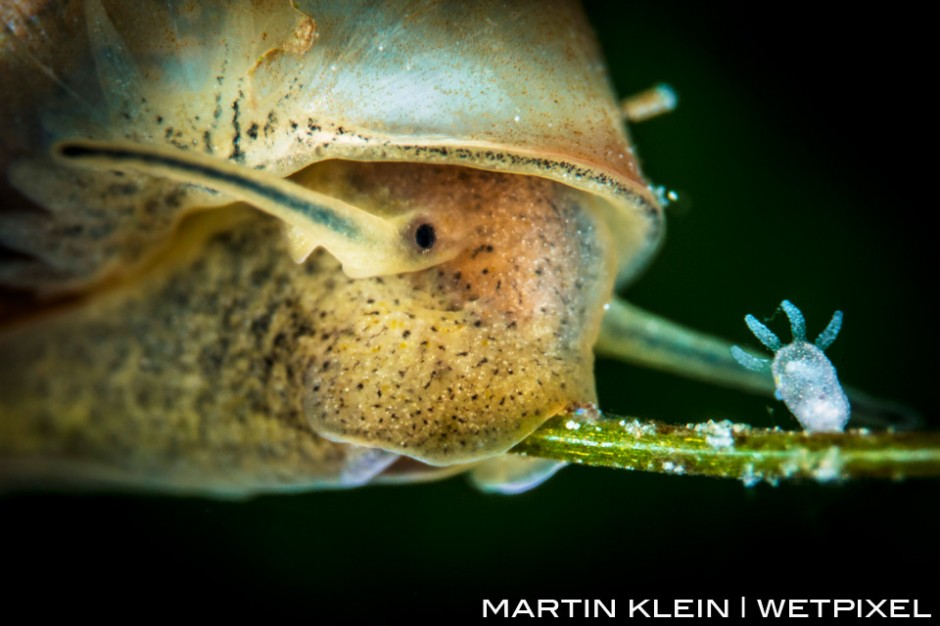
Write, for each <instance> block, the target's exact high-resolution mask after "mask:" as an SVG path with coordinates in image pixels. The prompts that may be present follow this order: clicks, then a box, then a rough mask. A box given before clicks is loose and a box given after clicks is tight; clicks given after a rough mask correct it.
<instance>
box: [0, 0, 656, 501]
mask: <svg viewBox="0 0 940 626" xmlns="http://www.w3.org/2000/svg"><path fill="white" fill-rule="evenodd" d="M146 4H147V7H148V8H147V9H146V10H142V9H141V8H140V6H139V5H137V4H134V5H130V4H128V3H107V2H106V3H102V2H100V1H99V0H87V1H86V2H83V3H66V4H63V5H43V4H42V3H37V4H36V5H35V6H34V7H30V10H32V11H34V13H35V19H33V20H28V19H19V18H16V17H15V16H14V17H13V18H11V17H9V16H6V17H7V24H8V31H7V33H6V35H5V38H4V39H3V40H2V41H0V43H2V45H3V46H4V48H5V54H8V55H10V56H7V57H5V61H4V63H5V65H4V66H3V74H2V75H0V82H2V83H3V84H4V85H5V86H10V85H12V84H15V83H16V82H17V81H19V80H21V79H22V77H23V76H26V75H28V74H29V72H35V68H36V67H37V64H38V66H40V67H42V68H44V70H45V71H46V76H47V77H48V80H45V81H39V84H36V85H30V87H29V89H26V90H23V91H22V92H20V93H18V94H17V96H16V97H15V98H13V99H11V101H10V102H8V103H6V105H5V106H6V107H8V108H9V109H10V110H9V111H5V113H9V115H4V122H3V123H4V124H6V125H7V128H6V130H7V131H8V132H7V134H6V135H5V137H6V138H5V145H4V153H3V164H4V165H6V166H8V174H9V178H10V180H11V182H12V184H13V187H14V188H15V189H17V190H18V191H19V192H20V193H22V194H24V195H25V196H26V197H28V198H29V199H30V200H32V201H33V203H34V204H35V205H38V206H39V207H41V210H40V211H37V210H34V209H31V208H29V207H25V208H22V209H20V208H15V209H14V210H7V211H5V212H4V213H2V214H0V243H2V244H3V245H4V246H6V247H7V248H9V249H12V250H14V251H17V252H18V253H21V254H22V255H23V256H22V258H16V257H14V258H12V259H11V260H8V261H6V262H4V263H2V264H0V283H3V284H5V285H7V286H12V287H15V288H20V289H29V290H31V291H34V292H36V293H37V294H39V295H40V296H41V297H48V296H55V295H56V294H62V293H67V292H73V293H75V294H77V295H79V296H80V298H79V299H78V300H76V301H73V302H72V303H71V305H70V306H67V307H64V308H63V309H62V310H60V311H58V312H56V313H54V314H50V315H47V316H46V317H44V318H41V319H38V320H35V321H31V320H27V321H26V322H25V323H23V324H19V325H17V326H16V327H14V328H10V329H7V330H6V331H5V332H3V333H0V343H3V349H4V351H5V352H4V353H5V354H7V355H9V358H8V359H6V360H5V361H4V363H3V364H2V366H0V381H2V383H3V385H4V388H5V389H8V390H10V391H9V392H8V393H5V394H4V395H3V396H2V397H0V474H5V476H6V477H7V478H9V477H10V476H11V475H17V476H19V475H34V476H40V477H52V478H55V477H61V476H63V475H81V476H85V477H87V478H88V479H89V480H97V481H104V482H107V483H122V484H131V485H142V486H152V487H157V488H169V489H183V490H196V491H201V492H212V493H222V492H232V493H252V492H255V491H259V490H271V489H285V488H288V489H293V488H306V487H310V486H319V485H329V486H348V485H355V484H361V483H363V482H368V481H370V480H373V479H374V478H376V477H384V478H387V479H395V478H396V477H407V476H415V475H418V474H424V475H427V474H428V473H429V472H431V473H434V472H437V473H440V472H448V471H451V470H450V469H443V470H433V471H432V469H431V467H430V466H431V465H433V466H439V467H446V468H456V469H460V468H462V467H465V466H466V464H470V463H479V462H481V461H487V463H488V465H487V467H486V468H481V470H480V472H479V473H478V482H480V483H481V484H483V485H493V484H502V485H504V486H506V487H505V490H517V489H521V488H525V487H526V486H529V485H531V484H534V482H537V478H538V477H539V476H545V475H548V474H550V473H551V472H552V471H553V470H554V469H555V465H554V464H545V463H526V462H522V461H517V462H512V463H502V464H496V465H494V464H493V463H492V462H490V461H489V460H491V459H493V458H494V457H498V455H500V453H502V452H504V451H505V450H507V449H509V448H510V447H511V446H512V445H514V444H515V443H516V442H518V441H519V440H520V439H521V438H522V437H524V436H525V435H527V434H528V433H530V432H531V431H532V430H534V429H535V428H537V427H538V425H539V424H541V423H542V422H543V421H544V420H545V419H546V418H547V417H549V416H550V415H552V414H554V413H556V412H557V411H559V410H560V409H561V408H563V407H564V406H565V405H567V404H569V403H571V402H593V401H594V400H595V392H594V388H593V387H594V385H593V374H592V369H593V355H592V345H593V343H594V340H595V338H596V336H597V332H598V328H599V324H600V317H601V313H602V308H603V304H604V302H605V301H606V300H607V299H608V298H609V297H610V294H611V290H612V286H613V283H614V280H615V275H616V274H617V273H618V271H619V273H620V276H621V277H629V276H632V275H633V274H635V272H636V271H637V270H638V269H640V268H641V267H642V265H643V264H644V263H645V262H646V261H647V259H648V258H649V256H650V254H651V253H652V251H653V250H654V249H655V247H656V244H657V242H658V240H659V238H660V237H661V235H662V227H661V211H660V209H659V207H658V206H657V205H656V203H655V200H653V198H652V196H651V194H650V193H649V191H648V190H647V189H646V186H645V184H644V183H643V180H642V177H641V176H640V174H639V172H638V170H637V165H636V160H635V159H634V157H633V156H632V152H631V150H630V147H629V144H628V141H627V138H626V135H625V131H624V128H623V125H622V122H621V121H620V118H619V113H618V110H617V107H616V104H615V102H614V100H613V97H612V94H611V93H610V90H609V87H608V84H607V81H606V77H605V73H604V68H603V65H602V63H601V61H600V58H599V56H598V53H597V50H596V47H595V44H594V42H593V39H592V37H591V34H590V30H589V28H588V26H587V24H586V22H585V20H584V18H583V16H582V15H581V13H580V11H579V9H578V8H577V7H576V6H574V5H572V4H569V3H560V2H559V3H549V4H544V3H534V2H533V3H520V2H507V3H500V2H486V3H473V4H470V3H449V2H446V3H445V2H441V3H438V2H413V3H391V4H383V5H381V7H379V8H376V7H374V6H372V5H371V4H358V3H345V2H344V3H335V5H332V4H330V3H316V2H301V3H297V4H296V6H295V7H294V6H292V5H291V4H289V3H287V2H280V1H278V2H275V1H273V0H271V1H264V2H252V3H248V2H245V3H239V4H237V5H234V6H235V7H237V9H236V8H233V5H231V4H225V5H217V4H213V3H202V2H200V3H186V2H178V3H177V2H174V3H169V4H167V3H158V2H154V3H146ZM223 7H224V10H223ZM5 10H7V9H5ZM8 12H9V11H8ZM18 19H19V21H17V20H18ZM36 24H40V25H43V26H44V27H45V28H44V29H43V30H41V32H40V30H37V29H36ZM53 41H60V42H61V45H60V46H59V48H58V49H59V50H61V51H62V52H60V53H50V52H49V46H50V45H51V43H52V42H53ZM70 141H72V142H74V141H87V142H92V144H89V145H105V146H106V145H131V146H143V147H144V149H146V147H147V146H153V147H156V148H159V149H161V150H166V149H168V148H170V149H172V150H174V151H176V152H178V153H180V154H185V155H187V156H186V158H187V159H189V161H187V162H191V163H196V164H199V165H200V166H201V165H205V166H206V167H207V168H209V169H211V168H212V167H214V166H213V164H214V163H217V162H219V161H220V160H225V161H227V162H228V163H230V164H234V166H236V167H237V168H240V169H241V170H243V171H255V172H260V174H259V175H260V176H261V179H264V177H265V176H268V177H282V176H290V177H291V181H292V184H295V185H302V186H303V187H304V188H306V189H309V190H312V191H314V192H316V193H317V194H322V195H323V196H324V197H329V198H334V199H336V200H337V201H339V202H342V203H345V204H349V205H351V206H355V207H356V208H357V210H362V211H364V212H366V213H368V214H371V215H375V216H379V217H381V218H389V219H392V218H394V217H395V216H401V215H411V214H415V215H419V216H421V217H422V219H426V220H428V221H429V223H432V224H434V226H435V228H436V232H437V233H438V234H439V241H438V243H437V244H436V245H438V246H440V247H441V248H443V249H445V250H447V251H448V252H447V254H446V255H445V256H443V257H441V259H440V262H439V263H438V262H437V261H435V263H436V265H435V266H434V267H430V268H428V269H423V268H422V269H421V271H414V272H408V273H402V269H401V268H400V267H396V266H394V265H393V264H392V263H391V261H390V262H389V263H390V265H389V267H388V268H387V272H378V273H380V274H381V273H386V274H387V275H385V276H381V275H378V276H376V275H371V274H370V275H369V277H368V278H355V279H354V278H351V277H350V276H347V275H344V274H343V273H342V272H341V271H340V267H339V265H338V264H337V261H336V259H334V258H333V257H332V256H331V255H329V254H325V253H323V251H320V252H319V253H315V254H314V255H313V256H311V257H310V258H309V259H308V260H307V261H306V262H305V263H303V265H300V266H298V265H296V264H294V262H293V261H292V260H291V258H290V251H289V250H288V249H287V247H286V245H287V244H286V243H285V240H284V237H283V235H282V232H281V229H280V228H279V227H278V223H277V220H272V219H271V218H270V217H265V216H260V215H257V214H256V212H253V211H250V210H248V209H245V208H244V207H241V208H229V207H225V206H224V205H226V204H228V203H230V202H231V201H232V198H231V197H229V196H227V195H226V194H225V193H219V192H218V191H217V190H213V188H212V186H211V185H209V186H208V187H209V188H206V186H205V179H204V178H200V177H194V178H193V179H192V181H191V182H192V183H193V184H187V183H186V182H180V181H178V180H175V179H172V178H163V177H162V176H159V175H154V174H155V173H154V172H152V171H151V172H149V173H148V171H147V170H146V168H144V170H143V171H138V170H135V169H133V168H131V169H124V168H121V167H120V163H113V164H109V165H108V166H107V167H99V168H97V169H96V168H94V167H91V168H89V167H80V166H77V165H72V164H70V163H68V162H62V161H61V160H57V159H56V158H54V157H53V156H52V155H51V152H50V151H51V150H52V149H53V147H54V146H56V145H60V142H70ZM161 154H162V153H161ZM184 178H185V177H184ZM216 207H218V208H217V209H216V210H210V209H213V208H216ZM262 208H263V207H262ZM196 209H199V210H200V212H199V213H198V214H195V215H194V214H193V213H194V212H195V210H196ZM268 212H269V213H271V211H268ZM273 214H275V215H277V213H276V212H275V213H273ZM324 245H326V244H324ZM337 245H339V246H341V247H342V246H347V245H348V247H351V248H353V249H355V248H356V246H360V247H361V245H362V244H358V243H356V242H355V241H351V242H350V243H348V244H346V243H343V242H342V241H340V243H339V244H337ZM327 249H329V246H327ZM379 252H380V255H379V257H378V258H380V259H381V250H380V251H379ZM337 257H339V254H337ZM425 267H426V266H425ZM406 457H410V459H416V460H418V461H420V462H421V463H415V462H413V461H410V460H408V459H406ZM425 464H430V465H425ZM76 468H77V469H76Z"/></svg>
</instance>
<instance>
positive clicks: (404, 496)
mask: <svg viewBox="0 0 940 626" xmlns="http://www.w3.org/2000/svg"><path fill="white" fill-rule="evenodd" d="M588 12H589V15H590V18H591V20H592V22H593V23H594V24H595V25H596V28H597V30H598V31H599V35H600V37H601V41H602V46H603V48H604V51H605V53H606V55H607V57H608V61H609V64H610V68H611V73H612V76H613V81H614V84H615V88H616V90H617V92H618V93H619V94H620V95H626V94H629V93H633V92H635V91H638V90H640V89H643V88H646V87H648V86H650V85H651V84H653V83H655V82H659V81H665V82H668V83H670V84H672V85H673V86H674V87H675V88H676V90H677V91H678V93H679V97H680V107H679V110H678V111H677V112H675V113H674V114H672V115H669V116H666V117H663V118H660V119H656V120H653V121H650V122H647V123H645V124H643V125H641V126H639V127H636V128H635V129H633V130H632V133H633V138H634V141H635V143H636V145H637V149H638V152H639V154H640V155H641V157H642V159H643V164H644V168H645V171H646V173H647V174H648V176H649V177H650V178H651V179H652V180H653V181H655V182H656V183H660V184H665V185H667V186H669V187H671V188H674V189H677V190H678V191H679V192H680V193H681V194H682V196H683V198H684V199H683V201H682V202H681V203H679V205H678V206H676V207H675V208H674V210H673V211H671V214H670V221H669V233H668V236H667V239H666V245H665V246H664V248H663V250H662V252H661V254H660V255H659V257H658V259H657V260H656V262H655V263H654V264H653V266H652V267H651V269H650V270H649V271H648V272H647V273H646V274H645V275H644V276H643V277H642V278H641V279H640V280H639V281H638V282H637V283H636V284H635V285H634V286H632V287H631V289H630V291H629V294H628V295H629V297H630V299H631V300H632V301H634V302H635V303H637V304H640V305H642V306H644V307H646V308H648V309H650V310H654V311H656V312H658V313H661V314H663V315H665V316H667V317H670V318H673V319H675V320H678V321H681V322H683V323H685V324H688V325H690V326H694V327H696V328H700V329H702V330H706V331H708V332H711V333H714V334H717V335H721V336H725V337H728V338H730V339H732V340H735V341H739V342H747V343H749V344H750V345H756V344H755V342H754V341H753V340H752V338H751V337H750V335H749V333H748V331H747V329H746V328H745V326H744V323H743V319H742V318H743V316H744V315H745V314H746V313H749V312H750V313H755V314H757V315H758V317H767V316H769V315H770V314H771V313H772V312H773V310H774V308H775V306H776V305H777V303H778V302H779V301H780V300H781V299H783V298H789V299H791V300H792V301H793V302H794V303H796V304H797V305H798V306H799V307H801V308H802V309H803V311H804V313H805V315H806V318H807V322H808V326H809V331H810V333H811V334H815V333H816V332H818V331H819V330H821V329H822V327H823V326H824V325H825V323H826V322H827V321H828V320H829V317H830V316H831V314H832V311H833V310H835V309H837V308H839V309H842V310H843V311H844V312H845V325H844V328H843V332H842V335H841V336H840V337H839V339H838V341H837V342H836V343H835V344H834V345H833V347H832V348H831V349H830V350H829V354H830V356H831V357H832V359H833V361H834V362H835V364H836V365H837V367H838V368H839V373H840V376H841V378H842V380H843V382H846V383H847V384H850V385H853V386H855V387H858V388H861V389H864V390H866V391H868V392H870V393H873V394H876V395H880V396H884V397H887V398H892V399H896V400H900V401H902V402H904V403H906V404H908V405H909V406H911V407H913V408H915V409H917V410H918V411H920V412H922V413H923V414H924V415H925V416H926V419H927V423H928V425H931V426H934V427H936V426H937V421H936V418H935V417H934V416H935V413H934V411H933V410H932V409H933V405H932V402H931V401H932V400H933V399H934V395H935V388H936V382H935V381H936V378H935V375H934V355H933V352H932V351H933V349H935V347H936V346H937V329H936V325H935V322H934V319H933V317H934V316H933V315H932V313H933V311H932V310H930V308H929V307H928V305H927V303H928V301H929V299H930V298H931V296H932V295H933V294H932V293H931V292H932V291H933V290H934V289H935V286H936V276H935V270H936V264H935V261H934V259H935V253H934V251H933V245H934V239H935V234H934V232H933V229H932V227H931V226H930V225H929V224H928V220H929V219H930V218H932V217H933V215H932V214H933V213H934V212H935V211H936V207H937V202H936V200H935V198H934V192H935V187H936V174H935V171H936V161H937V160H936V157H935V156H934V154H933V151H932V148H933V145H934V142H935V138H936V133H935V129H934V116H933V115H932V113H933V111H932V110H930V109H933V108H934V103H932V102H930V101H929V100H928V99H927V97H926V95H925V94H924V92H925V90H926V88H927V87H928V85H929V83H930V82H931V81H934V80H935V79H936V68H935V63H934V59H935V56H936V55H935V52H934V51H933V50H932V48H931V46H932V45H933V44H934V43H935V42H934V41H933V39H932V38H934V35H933V33H932V32H931V31H930V27H929V25H930V24H931V20H929V19H927V18H926V16H925V15H917V14H906V13H902V12H897V11H894V10H893V9H891V8H888V9H887V10H883V11H882V12H880V13H868V14H866V13H862V12H853V13H844V14H837V13H830V14H820V13H819V12H818V11H817V10H815V9H813V8H812V7H810V6H802V7H801V6H799V5H793V4H780V5H769V4H762V5H760V7H757V6H756V5H754V6H753V7H752V8H750V9H747V10H742V9H740V8H737V7H732V6H714V3H708V4H706V3H694V4H693V3H689V4H685V3H679V2H660V1H657V2H652V1H650V2H639V3H631V4H629V5H625V6H622V7H621V6H620V5H619V4H618V5H617V6H616V7H615V6H607V5H604V4H601V3H591V4H590V6H589V11H588ZM774 328H776V329H777V330H780V331H781V332H782V333H783V331H784V328H785V327H784V326H783V325H782V324H780V320H779V319H778V320H777V324H776V325H774ZM783 334H786V333H783ZM597 371H598V378H599V389H600V397H601V404H602V406H603V407H604V408H605V409H607V410H610V411H614V412H616V413H620V414H627V415H636V416H641V417H653V418H659V419H666V420H675V421H680V422H688V421H699V420H704V419H708V418H715V419H723V418H730V419H734V420H735V421H745V422H753V423H762V424H767V425H774V424H776V425H780V426H782V427H792V426H794V422H793V421H792V418H791V417H790V416H789V414H788V413H787V412H786V411H785V410H784V409H783V407H782V406H781V405H779V404H777V403H775V402H773V401H771V400H765V399H762V398H756V397H753V396H747V395H743V394H739V393H736V392H731V391H726V390H722V389H716V388H712V387H709V386H707V385H703V384H698V383H693V382H687V381H683V380H679V379H676V378H674V377H671V376H668V375H665V374H659V373H656V372H648V371H643V370H639V369H636V368H633V367H629V366H626V365H622V364H619V363H613V362H608V361H603V360H602V361H600V362H599V363H598V365H597ZM938 486H940V483H938V482H937V481H908V482H902V483H888V482H861V483H857V484H847V485H840V486H834V485H816V484H799V485H781V486H779V487H776V488H773V487H770V486H768V485H758V486H757V487H756V488H750V489H748V488H745V487H743V486H742V485H741V484H740V483H737V482H733V481H720V480H713V479H705V478H692V477H671V476H658V475H646V474H638V473H631V472H618V471H614V470H603V469H590V468H582V467H578V468H570V469H567V470H565V471H563V472H561V473H560V474H559V475H558V476H556V477H555V478H554V479H552V480H551V481H550V482H548V483H546V484H545V485H544V486H542V487H540V488H539V489H537V490H535V491H532V492H530V493H526V494H523V495H520V496H515V497H508V498H507V497H497V496H486V495H482V494H479V493H477V492H475V491H474V490H473V489H471V488H470V487H469V486H468V485H467V484H466V483H465V482H464V480H463V479H462V478H459V477H458V478H456V479H451V480H448V481H444V482H440V483H436V484H427V485H415V486H407V487H395V488H391V487H384V488H368V489H360V490H354V491H347V492H328V493H312V494H308V495H299V496H290V497H261V498H256V499H253V500H250V501H248V502H241V503H231V502H217V501H211V500H203V499H197V498H163V497H153V496H140V495H93V496H88V495H85V496H76V495H57V494H43V493H31V494H20V495H16V496H6V497H3V498H0V529H2V530H3V543H2V544H0V546H2V547H0V551H2V556H0V571H2V572H3V576H4V578H5V579H6V582H5V583H4V584H3V585H2V586H0V589H2V592H3V597H4V603H5V604H7V606H8V607H9V606H11V605H12V606H13V607H30V608H31V609H32V611H33V614H34V615H37V616H39V615H43V614H47V613H49V612H55V613H60V614H79V613H84V612H86V611H92V612H95V613H107V612H110V611H112V610H113V609H115V608H117V607H128V606H131V607H132V608H131V609H130V610H131V611H132V612H130V613H124V614H125V615H127V617H141V616H146V615H149V614H152V613H154V612H158V611H159V612H162V611H167V610H169V611H172V612H178V613H179V614H180V615H181V616H182V615H188V614H190V613H191V609H188V608H187V609H184V608H182V607H183V601H184V600H196V601H197V602H198V606H199V609H200V610H202V611H207V612H210V613H212V614H229V613H232V612H237V613H242V614H243V613H245V612H248V611H260V612H264V613H267V614H278V613H294V614H298V615H299V617H300V618H301V619H302V620H303V622H305V623H306V622H309V623H318V622H321V621H324V619H325V618H330V619H329V620H327V621H333V620H334V619H335V618H337V617H339V618H344V619H345V620H348V621H358V620H360V619H364V618H368V619H369V621H370V622H371V623H382V622H385V621H400V620H405V619H409V618H411V617H414V616H434V617H437V618H440V619H442V620H446V621H450V620H452V619H460V618H467V619H473V618H476V617H477V616H478V615H479V614H480V607H481V599H482V598H483V597H488V598H500V597H510V598H513V599H514V600H513V601H515V599H518V598H520V597H530V598H536V597H556V598H561V597H565V598H603V599H608V598H610V597H615V598H618V599H620V600H619V602H625V599H626V598H631V597H633V598H639V597H660V598H670V597H692V598H700V597H724V596H730V597H737V596H740V595H742V594H747V595H752V596H754V595H760V596H761V597H768V596H770V597H803V598H807V597H809V598H814V597H816V598H819V597H823V598H833V597H849V598H865V597H870V598H881V597H891V596H894V597H919V598H920V599H921V607H922V609H925V610H931V609H932V612H933V613H934V615H940V597H938V594H937V593H936V591H935V588H936V579H937V570H938V565H937V563H938V557H940V539H938V537H937V532H936V527H937V523H936V517H935V514H936V512H937V505H938V496H940V489H938ZM920 567H925V568H926V571H927V572H928V574H927V575H926V576H924V575H922V574H919V573H916V572H915V568H920ZM621 606H623V605H621Z"/></svg>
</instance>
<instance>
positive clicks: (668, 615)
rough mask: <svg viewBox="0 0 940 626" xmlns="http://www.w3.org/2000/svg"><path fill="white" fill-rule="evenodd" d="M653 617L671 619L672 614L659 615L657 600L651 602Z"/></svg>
mask: <svg viewBox="0 0 940 626" xmlns="http://www.w3.org/2000/svg"><path fill="white" fill-rule="evenodd" d="M653 617H672V613H660V612H659V600H653Z"/></svg>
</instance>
